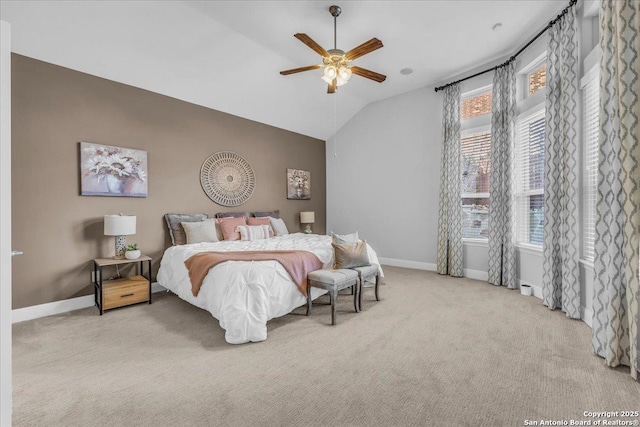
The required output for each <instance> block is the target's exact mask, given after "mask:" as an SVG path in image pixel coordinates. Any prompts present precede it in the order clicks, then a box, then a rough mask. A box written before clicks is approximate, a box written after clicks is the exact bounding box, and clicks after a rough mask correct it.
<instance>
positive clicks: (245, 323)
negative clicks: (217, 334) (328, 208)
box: [158, 233, 380, 344]
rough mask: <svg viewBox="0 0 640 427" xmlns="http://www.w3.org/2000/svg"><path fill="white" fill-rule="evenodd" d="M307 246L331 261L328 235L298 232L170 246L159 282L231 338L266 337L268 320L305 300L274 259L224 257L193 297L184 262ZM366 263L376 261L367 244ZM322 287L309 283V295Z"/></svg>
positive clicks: (328, 263)
mask: <svg viewBox="0 0 640 427" xmlns="http://www.w3.org/2000/svg"><path fill="white" fill-rule="evenodd" d="M256 250H264V251H275V250H306V251H309V252H313V253H314V254H315V255H316V256H317V257H318V259H320V261H322V263H323V265H324V267H325V268H327V267H330V266H331V265H332V263H333V249H332V247H331V237H330V236H320V235H315V234H312V235H307V234H302V233H295V234H289V235H287V236H281V237H274V238H271V239H265V240H256V241H253V242H246V241H244V242H242V241H234V242H216V243H196V244H192V245H181V246H172V247H170V248H169V249H167V250H166V251H165V252H164V256H163V257H162V262H161V263H160V270H159V271H158V283H159V284H160V285H161V286H163V287H165V288H166V289H169V290H171V291H172V292H174V293H175V294H177V295H178V296H179V297H180V298H182V299H183V300H185V301H187V302H189V303H191V304H193V305H195V306H197V307H200V308H202V309H205V310H207V311H209V312H210V313H211V314H212V315H213V317H215V318H216V319H218V320H219V322H220V326H221V327H222V328H223V329H225V330H226V333H225V339H226V341H227V342H228V343H230V344H242V343H246V342H249V341H264V340H266V339H267V321H268V320H270V319H273V318H274V317H280V316H284V315H285V314H287V313H290V312H291V311H292V310H293V309H295V308H296V307H300V306H301V305H303V304H305V303H306V301H307V300H306V298H305V297H304V296H303V295H302V294H301V293H300V291H299V290H298V287H297V286H296V284H295V283H294V282H293V280H291V276H289V273H287V271H286V270H285V269H284V267H282V265H281V264H280V263H279V262H277V261H251V262H250V261H227V262H224V263H221V264H218V265H217V266H215V267H213V268H212V269H211V270H210V271H209V274H207V277H206V278H205V279H204V282H203V283H202V287H201V288H200V292H199V293H198V296H197V297H194V296H193V295H192V293H191V281H190V280H189V272H188V271H187V268H186V267H185V265H184V262H185V261H186V260H187V259H188V258H189V257H191V256H192V255H194V254H197V253H199V252H206V251H220V252H224V251H256ZM368 251H369V258H370V261H371V263H373V264H380V263H379V261H378V257H377V255H376V253H375V252H374V251H373V249H372V248H371V247H370V246H369V247H368ZM323 293H325V291H322V290H320V289H317V288H312V289H311V297H312V298H313V299H315V298H317V297H318V296H320V295H322V294H323Z"/></svg>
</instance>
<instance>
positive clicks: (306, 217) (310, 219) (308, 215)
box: [300, 212, 316, 224]
mask: <svg viewBox="0 0 640 427" xmlns="http://www.w3.org/2000/svg"><path fill="white" fill-rule="evenodd" d="M314 222H316V214H315V212H300V224H313V223H314Z"/></svg>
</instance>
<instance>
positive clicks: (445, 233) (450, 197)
mask: <svg viewBox="0 0 640 427" xmlns="http://www.w3.org/2000/svg"><path fill="white" fill-rule="evenodd" d="M441 157H442V160H441V162H440V165H441V166H440V206H439V211H438V273H440V274H449V275H451V276H457V277H462V221H461V211H462V199H460V84H459V83H458V84H454V85H451V86H449V87H447V88H445V89H444V102H443V107H442V155H441Z"/></svg>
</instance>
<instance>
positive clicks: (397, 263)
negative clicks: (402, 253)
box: [378, 257, 436, 271]
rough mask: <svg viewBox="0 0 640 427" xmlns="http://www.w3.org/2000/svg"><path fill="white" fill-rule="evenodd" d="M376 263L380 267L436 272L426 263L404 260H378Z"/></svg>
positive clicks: (433, 265) (434, 267)
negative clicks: (387, 266) (388, 266)
mask: <svg viewBox="0 0 640 427" xmlns="http://www.w3.org/2000/svg"><path fill="white" fill-rule="evenodd" d="M378 261H380V264H382V265H390V266H392V267H403V268H413V269H414V270H427V271H436V265H435V264H430V263H428V262H419V261H407V260H404V259H394V258H380V257H378Z"/></svg>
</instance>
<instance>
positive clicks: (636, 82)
mask: <svg viewBox="0 0 640 427" xmlns="http://www.w3.org/2000/svg"><path fill="white" fill-rule="evenodd" d="M600 48H601V49H602V56H601V59H600V141H599V145H600V147H599V153H598V154H599V164H598V200H597V202H596V230H595V231H596V236H595V237H596V241H595V260H594V268H595V275H596V279H595V283H594V298H593V311H594V315H593V349H594V351H595V352H596V353H597V354H598V355H600V356H602V357H604V358H605V360H606V363H607V365H609V366H611V367H615V366H618V365H628V366H630V367H631V375H632V376H633V377H634V378H636V379H637V377H638V349H637V345H638V280H639V279H638V270H639V259H638V250H639V248H640V244H639V241H638V232H639V230H640V166H639V165H638V162H639V161H640V123H639V117H640V100H639V99H638V97H639V96H640V2H639V1H637V0H624V1H621V0H603V2H602V5H601V9H600Z"/></svg>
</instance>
